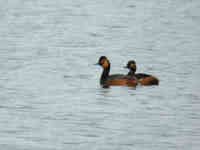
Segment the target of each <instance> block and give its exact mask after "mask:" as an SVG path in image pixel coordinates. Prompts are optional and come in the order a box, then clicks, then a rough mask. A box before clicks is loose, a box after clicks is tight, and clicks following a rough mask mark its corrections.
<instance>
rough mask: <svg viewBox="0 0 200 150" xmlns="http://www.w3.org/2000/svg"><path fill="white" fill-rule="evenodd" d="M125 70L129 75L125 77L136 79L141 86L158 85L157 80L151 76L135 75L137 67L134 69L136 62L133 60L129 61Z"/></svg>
mask: <svg viewBox="0 0 200 150" xmlns="http://www.w3.org/2000/svg"><path fill="white" fill-rule="evenodd" d="M125 68H128V69H129V73H128V74H127V77H136V78H137V80H138V82H139V83H140V84H141V85H158V84H159V80H158V79H157V78H156V77H154V76H152V75H149V74H145V73H135V72H136V69H137V67H136V62H135V61H134V60H130V61H129V62H128V63H127V65H126V66H125Z"/></svg>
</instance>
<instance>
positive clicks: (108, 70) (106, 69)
mask: <svg viewBox="0 0 200 150" xmlns="http://www.w3.org/2000/svg"><path fill="white" fill-rule="evenodd" d="M109 72H110V64H109V65H108V67H107V68H104V69H103V73H102V74H101V79H100V84H101V85H102V84H104V83H105V81H106V80H107V78H108V76H109Z"/></svg>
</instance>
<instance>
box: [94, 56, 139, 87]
mask: <svg viewBox="0 0 200 150" xmlns="http://www.w3.org/2000/svg"><path fill="white" fill-rule="evenodd" d="M97 65H100V66H101V67H102V68H103V72H102V74H101V78H100V85H102V86H103V87H109V86H111V85H119V86H136V85H137V81H136V80H133V79H132V78H130V77H127V76H126V75H123V74H113V75H109V73H110V68H111V65H110V62H109V60H108V58H107V57H106V56H101V57H100V58H99V61H98V63H97Z"/></svg>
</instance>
